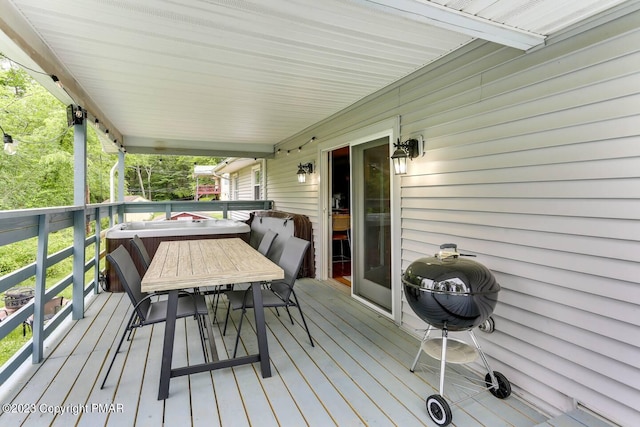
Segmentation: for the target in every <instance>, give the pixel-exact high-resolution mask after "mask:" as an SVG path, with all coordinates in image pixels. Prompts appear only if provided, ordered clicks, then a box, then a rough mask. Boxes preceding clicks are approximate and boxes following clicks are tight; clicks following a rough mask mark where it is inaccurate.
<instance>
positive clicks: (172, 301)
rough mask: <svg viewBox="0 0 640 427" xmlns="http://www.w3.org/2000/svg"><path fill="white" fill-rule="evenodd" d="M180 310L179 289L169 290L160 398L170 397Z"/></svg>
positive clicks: (159, 390)
mask: <svg viewBox="0 0 640 427" xmlns="http://www.w3.org/2000/svg"><path fill="white" fill-rule="evenodd" d="M177 311H178V291H177V290H176V291H171V292H169V298H168V300H167V320H166V322H165V327H164V345H163V347H162V365H161V368H160V387H159V389H158V400H164V399H166V398H167V397H169V381H170V380H171V360H172V359H173V340H174V338H175V331H176V313H177Z"/></svg>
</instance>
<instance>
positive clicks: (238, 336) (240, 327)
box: [233, 308, 247, 359]
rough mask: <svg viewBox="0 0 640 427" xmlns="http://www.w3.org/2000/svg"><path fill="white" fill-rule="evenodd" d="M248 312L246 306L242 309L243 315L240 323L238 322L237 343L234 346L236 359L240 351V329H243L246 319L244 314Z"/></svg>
mask: <svg viewBox="0 0 640 427" xmlns="http://www.w3.org/2000/svg"><path fill="white" fill-rule="evenodd" d="M246 312H247V310H246V309H245V308H243V309H242V315H241V316H240V323H238V335H237V336H236V345H235V346H234V347H233V358H234V359H235V357H236V353H237V352H238V343H239V342H240V331H242V321H243V320H244V315H245V313H246Z"/></svg>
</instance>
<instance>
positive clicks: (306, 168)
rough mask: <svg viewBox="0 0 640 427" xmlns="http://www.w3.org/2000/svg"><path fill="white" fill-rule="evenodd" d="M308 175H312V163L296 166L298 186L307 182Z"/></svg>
mask: <svg viewBox="0 0 640 427" xmlns="http://www.w3.org/2000/svg"><path fill="white" fill-rule="evenodd" d="M308 173H313V163H311V162H309V163H305V164H302V163H300V164H299V165H298V182H299V183H300V184H303V183H305V182H307V174H308Z"/></svg>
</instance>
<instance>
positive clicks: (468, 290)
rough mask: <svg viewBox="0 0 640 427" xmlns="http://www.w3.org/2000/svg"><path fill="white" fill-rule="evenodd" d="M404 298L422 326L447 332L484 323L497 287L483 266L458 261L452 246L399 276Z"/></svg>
mask: <svg viewBox="0 0 640 427" xmlns="http://www.w3.org/2000/svg"><path fill="white" fill-rule="evenodd" d="M402 283H403V285H404V291H405V296H406V298H407V301H408V302H409V305H410V306H411V308H412V309H413V311H414V312H415V313H416V314H417V315H418V316H419V317H420V318H421V319H422V320H424V321H425V322H427V323H429V324H431V325H433V326H435V327H437V328H441V329H443V328H447V329H450V330H465V329H471V328H473V327H475V326H478V325H480V324H481V323H482V322H484V321H485V320H486V319H487V318H488V317H489V316H490V315H491V314H492V313H493V310H494V308H495V306H496V303H497V301H498V295H497V294H498V292H499V291H500V285H499V284H498V282H497V281H496V279H495V277H494V276H493V274H492V273H491V271H490V270H489V269H488V268H486V267H485V266H484V265H482V264H480V263H478V262H476V261H473V260H471V259H468V258H465V257H461V254H459V253H458V252H457V248H456V246H455V245H453V244H445V245H442V246H441V251H440V252H439V253H438V254H436V255H435V256H433V257H425V258H420V259H417V260H416V261H414V262H413V263H411V265H409V267H408V268H407V270H406V271H405V273H404V274H403V276H402Z"/></svg>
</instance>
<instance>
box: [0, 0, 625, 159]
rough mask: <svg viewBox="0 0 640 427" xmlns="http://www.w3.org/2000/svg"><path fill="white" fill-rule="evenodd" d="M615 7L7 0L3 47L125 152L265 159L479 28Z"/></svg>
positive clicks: (502, 28) (534, 34) (524, 25)
mask: <svg viewBox="0 0 640 427" xmlns="http://www.w3.org/2000/svg"><path fill="white" fill-rule="evenodd" d="M618 3H621V1H620V0H566V1H560V0H538V1H533V0H532V1H525V0H466V1H465V0H451V1H446V0H438V1H425V0H379V1H377V0H376V1H374V0H347V1H345V0H322V1H316V0H288V1H285V0H244V1H243V0H236V1H222V0H220V1H214V0H172V1H169V0H137V1H129V0H83V1H81V2H78V1H71V0H55V1H42V0H3V2H2V3H0V12H1V13H0V30H2V31H3V32H4V33H5V34H6V36H7V37H4V38H0V51H4V52H9V51H11V50H12V48H13V47H14V46H8V45H5V46H3V44H2V41H3V40H5V42H6V40H11V42H6V43H16V45H18V46H19V47H20V48H21V49H22V50H23V51H24V52H25V53H27V54H28V55H29V56H30V57H31V58H32V60H33V63H34V65H36V66H38V67H41V68H42V69H43V70H45V71H46V72H47V73H50V74H56V75H57V76H58V77H59V78H60V80H61V81H62V83H63V84H64V85H65V87H66V88H67V91H68V92H69V94H70V95H71V97H72V99H74V100H76V102H77V103H78V104H80V105H84V106H85V108H87V109H88V110H89V111H90V112H91V113H92V114H95V116H97V117H98V118H99V119H100V120H101V121H102V122H103V123H107V124H108V125H109V126H112V130H113V131H112V133H111V135H116V136H117V137H119V136H120V135H121V136H122V139H123V140H124V145H125V146H126V147H127V150H128V151H129V152H156V153H180V154H183V153H186V152H187V151H191V152H193V153H199V154H207V155H225V156H226V155H234V156H240V155H242V154H243V153H244V154H246V155H247V156H248V157H255V156H258V157H261V156H268V155H269V154H272V152H273V147H274V145H275V144H277V143H278V142H280V141H282V140H284V139H286V138H288V137H290V136H292V135H295V134H297V133H298V132H301V131H302V130H303V129H305V128H307V127H309V126H311V125H313V124H315V123H317V122H319V121H321V120H323V119H325V118H327V117H329V116H330V115H332V114H335V113H337V112H338V111H340V110H342V109H344V108H346V107H348V106H349V105H351V104H353V103H354V102H356V101H358V100H360V99H362V98H364V97H366V96H367V95H370V94H371V93H374V92H376V91H378V90H380V89H382V88H384V87H385V86H387V85H389V84H391V83H393V82H395V81H397V80H398V79H400V78H402V77H404V76H406V75H408V74H410V73H411V72H413V71H415V70H417V69H419V68H421V67H423V66H425V65H426V64H429V63H430V62H433V61H434V60H436V59H438V58H440V57H442V56H444V55H447V54H449V53H451V52H453V51H454V50H456V49H458V48H460V47H461V46H463V45H465V44H467V43H469V42H470V41H472V40H473V39H474V38H475V37H481V38H486V39H487V40H493V41H498V42H502V43H504V44H505V45H509V46H520V45H519V44H518V43H521V41H520V40H517V39H520V38H522V39H523V40H526V42H527V43H530V45H531V46H532V45H535V44H540V43H543V42H544V38H545V36H547V35H549V34H551V33H552V32H555V31H558V30H559V29H561V28H563V27H565V26H567V25H570V24H571V23H574V22H576V21H578V20H581V19H585V18H586V17H589V16H591V15H593V14H595V13H597V12H599V11H601V10H603V9H606V8H610V7H612V6H615V5H616V4H618ZM3 17H4V18H3ZM230 147H232V148H231V149H230Z"/></svg>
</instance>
